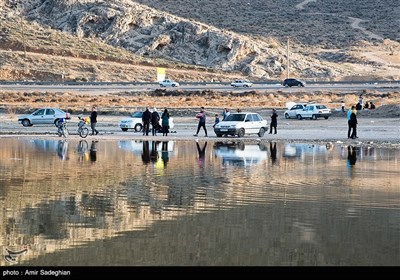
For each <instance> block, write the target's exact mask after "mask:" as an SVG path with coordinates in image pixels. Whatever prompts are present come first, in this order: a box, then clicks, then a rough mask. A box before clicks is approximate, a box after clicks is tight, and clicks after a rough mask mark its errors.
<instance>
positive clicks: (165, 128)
mask: <svg viewBox="0 0 400 280" xmlns="http://www.w3.org/2000/svg"><path fill="white" fill-rule="evenodd" d="M161 127H162V133H163V136H168V132H169V113H168V109H167V108H165V109H164V112H163V113H162V115H161Z"/></svg>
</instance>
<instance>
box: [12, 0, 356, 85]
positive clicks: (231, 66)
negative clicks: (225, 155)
mask: <svg viewBox="0 0 400 280" xmlns="http://www.w3.org/2000/svg"><path fill="white" fill-rule="evenodd" d="M5 2H6V3H7V4H8V6H9V7H11V9H15V5H14V6H13V5H12V4H13V2H15V1H7V0H6V1H5ZM19 8H22V14H23V15H25V16H26V17H27V18H28V20H30V21H35V22H38V23H40V24H43V25H48V26H51V27H52V28H54V29H59V30H62V31H65V32H69V33H71V34H74V35H77V36H79V37H97V38H98V39H101V40H102V41H104V42H106V43H108V44H111V45H113V46H118V47H123V48H125V49H127V50H129V51H132V52H133V53H136V54H139V55H143V56H148V57H164V58H169V59H171V60H175V61H179V62H183V63H187V64H194V65H201V66H206V67H210V68H215V69H222V70H226V71H231V70H237V71H241V72H242V73H243V74H244V75H249V76H253V77H258V78H269V77H274V78H276V77H280V76H281V75H283V74H284V73H285V71H286V69H285V67H286V48H285V46H281V45H280V44H279V43H278V42H276V41H274V40H273V39H265V38H250V37H247V36H243V35H238V34H236V33H233V32H227V31H224V30H220V29H217V28H215V27H212V26H209V25H205V24H202V23H199V22H195V21H192V20H187V19H184V18H180V17H177V16H173V15H171V14H168V13H165V12H160V11H157V10H155V9H152V8H149V7H147V6H143V5H140V4H137V3H135V2H132V1H125V0H120V1H112V2H111V1H101V0H86V1H75V0H45V1H43V0H31V1H24V2H21V3H19ZM292 56H293V57H292ZM292 56H291V64H290V71H291V73H293V74H295V75H297V76H306V77H319V78H324V77H326V78H333V77H336V76H344V75H352V74H353V73H352V72H351V70H342V69H343V68H340V67H337V66H335V64H334V63H330V62H322V61H320V60H318V59H317V58H315V57H313V56H304V55H302V54H300V53H298V54H293V55H292Z"/></svg>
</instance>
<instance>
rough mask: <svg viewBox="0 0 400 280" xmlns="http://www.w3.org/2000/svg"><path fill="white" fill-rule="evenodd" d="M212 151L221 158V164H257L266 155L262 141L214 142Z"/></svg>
mask: <svg viewBox="0 0 400 280" xmlns="http://www.w3.org/2000/svg"><path fill="white" fill-rule="evenodd" d="M214 152H215V155H216V156H217V157H221V158H222V164H223V165H236V166H248V165H253V164H258V163H260V162H262V161H263V160H265V159H266V158H267V157H268V155H267V152H266V151H265V145H264V144H263V143H260V144H258V145H255V144H245V143H244V142H216V143H215V144H214ZM275 160H276V151H275Z"/></svg>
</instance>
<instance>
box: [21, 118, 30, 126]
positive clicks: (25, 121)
mask: <svg viewBox="0 0 400 280" xmlns="http://www.w3.org/2000/svg"><path fill="white" fill-rule="evenodd" d="M22 125H23V126H31V122H30V121H29V120H28V119H25V120H23V121H22Z"/></svg>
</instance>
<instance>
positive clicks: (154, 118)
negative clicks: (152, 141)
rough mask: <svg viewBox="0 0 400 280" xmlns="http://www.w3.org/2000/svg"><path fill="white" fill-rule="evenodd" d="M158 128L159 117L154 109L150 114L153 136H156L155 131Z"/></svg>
mask: <svg viewBox="0 0 400 280" xmlns="http://www.w3.org/2000/svg"><path fill="white" fill-rule="evenodd" d="M159 128H160V115H159V114H158V112H157V109H156V108H155V107H154V108H153V112H152V113H151V133H152V134H153V136H157V130H159Z"/></svg>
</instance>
